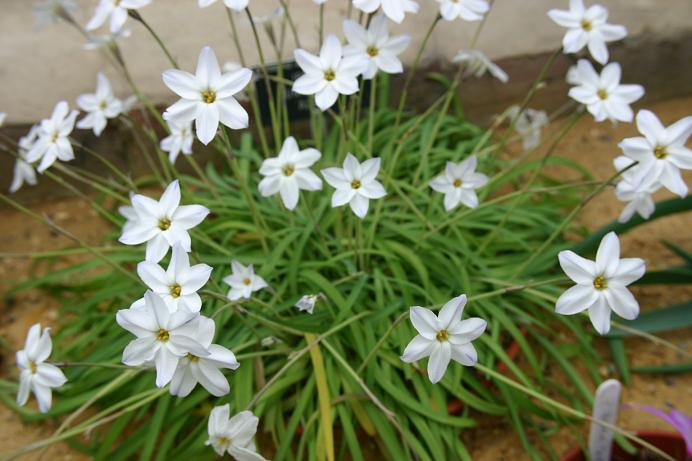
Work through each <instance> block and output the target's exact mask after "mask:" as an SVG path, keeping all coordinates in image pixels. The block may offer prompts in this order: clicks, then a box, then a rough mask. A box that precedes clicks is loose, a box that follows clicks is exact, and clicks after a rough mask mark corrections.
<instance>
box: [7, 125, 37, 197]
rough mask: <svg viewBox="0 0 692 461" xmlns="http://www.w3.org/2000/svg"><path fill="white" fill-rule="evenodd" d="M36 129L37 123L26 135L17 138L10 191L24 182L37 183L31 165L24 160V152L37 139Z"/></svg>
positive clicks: (13, 190)
mask: <svg viewBox="0 0 692 461" xmlns="http://www.w3.org/2000/svg"><path fill="white" fill-rule="evenodd" d="M38 131H39V127H38V125H34V126H32V127H31V129H30V130H29V133H28V134H27V135H26V136H22V137H21V138H19V142H18V143H17V145H18V146H19V149H18V152H17V155H18V157H17V160H15V162H14V175H13V176H12V184H10V192H11V193H15V192H17V191H18V190H19V189H20V188H21V187H22V186H23V185H24V183H27V184H29V185H30V186H35V185H36V184H37V183H38V181H37V180H36V171H35V170H34V167H33V165H31V163H29V162H27V161H26V154H27V153H28V152H29V150H31V146H33V145H34V143H35V142H36V139H38Z"/></svg>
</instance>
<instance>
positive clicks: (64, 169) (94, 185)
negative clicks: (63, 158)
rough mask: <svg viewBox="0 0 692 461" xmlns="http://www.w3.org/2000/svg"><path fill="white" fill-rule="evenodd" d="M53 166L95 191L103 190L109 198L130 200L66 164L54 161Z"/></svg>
mask: <svg viewBox="0 0 692 461" xmlns="http://www.w3.org/2000/svg"><path fill="white" fill-rule="evenodd" d="M53 167H54V168H55V169H56V170H58V171H60V172H62V173H64V174H66V175H68V176H70V177H72V178H73V179H76V180H77V181H80V182H82V183H84V184H87V185H89V186H90V187H92V188H93V189H95V190H97V191H99V192H103V193H104V194H106V195H108V196H110V197H111V198H113V199H115V200H117V201H118V202H120V203H129V202H130V201H129V200H128V199H127V198H126V197H125V196H123V195H121V194H119V193H117V192H115V191H114V190H112V189H110V188H109V187H107V186H102V185H100V184H99V183H97V182H95V181H93V180H90V179H88V178H85V177H83V176H82V175H80V174H78V173H76V172H74V171H72V169H71V168H68V167H67V166H66V165H62V164H60V163H57V162H56V163H55V164H53ZM45 173H46V174H47V175H48V173H50V171H46V172H45ZM48 176H50V175H48ZM90 200H91V199H90Z"/></svg>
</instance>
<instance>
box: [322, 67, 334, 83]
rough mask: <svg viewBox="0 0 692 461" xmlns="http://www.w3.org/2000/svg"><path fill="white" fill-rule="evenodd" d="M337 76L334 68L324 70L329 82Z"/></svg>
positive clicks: (325, 77)
mask: <svg viewBox="0 0 692 461" xmlns="http://www.w3.org/2000/svg"><path fill="white" fill-rule="evenodd" d="M335 78H336V74H335V73H334V71H333V70H332V69H327V70H325V71H324V79H325V80H326V81H328V82H331V81H332V80H334V79H335Z"/></svg>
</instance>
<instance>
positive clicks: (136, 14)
mask: <svg viewBox="0 0 692 461" xmlns="http://www.w3.org/2000/svg"><path fill="white" fill-rule="evenodd" d="M128 13H129V15H130V17H132V18H133V19H135V20H136V21H139V22H140V23H141V24H142V25H143V26H144V28H145V29H147V31H149V33H150V34H151V36H152V37H154V40H156V43H157V44H158V45H159V47H160V48H161V50H162V51H163V52H164V54H165V55H166V57H167V58H168V61H170V63H171V65H172V66H173V67H175V68H176V69H180V67H178V63H177V62H176V60H175V58H174V57H173V55H172V54H171V53H170V51H168V48H166V45H165V44H164V43H163V40H161V37H159V36H158V34H157V33H156V32H155V31H154V29H152V27H151V26H150V25H149V23H147V22H146V21H145V20H144V18H143V17H142V15H141V14H140V13H139V12H138V11H137V10H128Z"/></svg>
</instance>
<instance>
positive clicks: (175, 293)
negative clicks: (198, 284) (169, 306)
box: [169, 283, 183, 298]
mask: <svg viewBox="0 0 692 461" xmlns="http://www.w3.org/2000/svg"><path fill="white" fill-rule="evenodd" d="M169 289H170V293H171V296H172V297H174V298H179V297H180V293H181V291H182V290H183V289H182V287H181V286H180V285H178V284H177V283H174V284H173V285H171V286H170V287H169Z"/></svg>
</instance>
